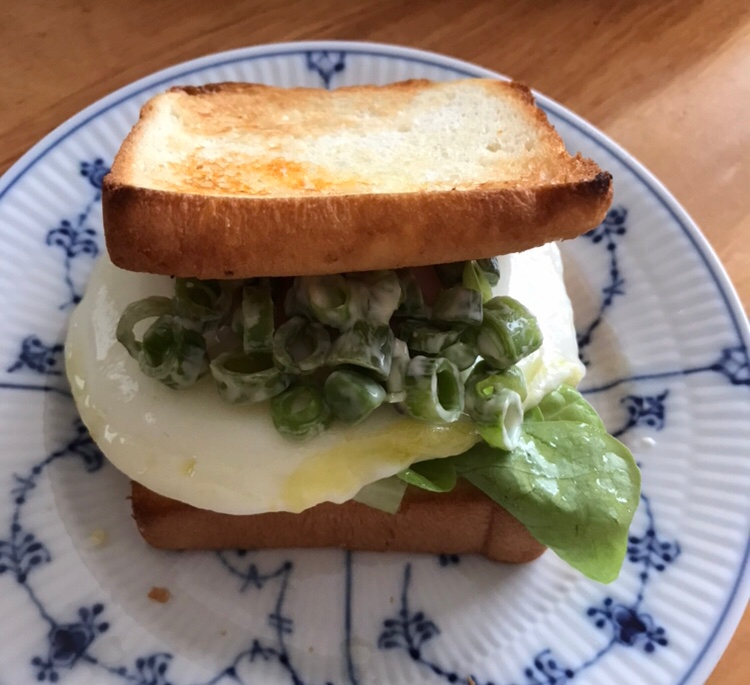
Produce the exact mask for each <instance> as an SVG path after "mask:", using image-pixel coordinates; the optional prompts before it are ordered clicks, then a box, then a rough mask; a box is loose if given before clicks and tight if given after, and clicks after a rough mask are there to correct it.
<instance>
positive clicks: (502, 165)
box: [65, 79, 640, 582]
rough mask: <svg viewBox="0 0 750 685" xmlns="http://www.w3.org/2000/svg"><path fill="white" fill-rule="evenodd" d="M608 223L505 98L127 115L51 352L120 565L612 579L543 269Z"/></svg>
mask: <svg viewBox="0 0 750 685" xmlns="http://www.w3.org/2000/svg"><path fill="white" fill-rule="evenodd" d="M611 197H612V178H611V176H610V175H609V174H608V173H606V172H604V171H602V170H601V169H600V168H599V167H598V166H597V164H596V163H595V162H593V161H591V160H588V159H584V158H582V157H581V156H580V155H576V156H572V155H571V154H569V153H568V152H567V151H566V149H565V147H564V145H563V142H562V140H561V139H560V137H559V135H558V134H557V133H556V131H555V130H554V129H553V127H552V126H551V125H550V124H549V122H548V121H547V119H546V116H545V115H544V113H543V112H542V111H541V110H540V109H538V108H537V107H536V105H535V103H534V99H533V97H532V95H531V93H530V91H529V90H528V89H527V88H526V87H524V86H522V85H520V84H517V83H504V82H500V81H494V80H483V79H471V80H458V81H452V82H446V83H434V82H429V81H407V82H402V83H394V84H390V85H385V86H363V87H353V88H341V89H338V90H335V91H325V90H317V89H302V88H292V89H283V88H274V87H268V86H262V85H255V84H240V83H220V84H212V85H207V86H202V87H192V86H189V87H178V88H172V89H170V90H168V91H167V92H165V93H161V94H159V95H157V96H155V97H154V98H152V99H151V100H150V101H149V102H147V103H146V105H145V106H144V107H143V109H142V110H141V115H140V119H139V121H138V122H137V124H136V125H135V127H134V128H133V129H132V131H131V132H130V134H129V135H128V136H127V138H126V139H125V141H124V142H123V144H122V146H121V148H120V150H119V152H118V154H117V156H116V158H115V161H114V164H113V166H112V170H111V172H110V173H109V174H108V175H107V176H106V177H105V179H104V183H103V196H102V201H103V217H104V231H105V237H106V245H107V254H106V255H104V256H103V257H101V259H100V260H99V262H98V263H97V264H96V265H95V267H94V270H93V272H92V275H91V278H90V282H89V284H88V287H87V290H86V294H85V296H84V298H83V300H82V302H81V303H80V304H79V305H78V307H77V309H76V310H75V311H74V313H73V314H72V317H71V321H70V326H69V331H68V336H67V340H66V345H65V348H66V354H65V356H66V371H67V377H68V379H69V382H70V385H71V389H72V392H73V395H74V398H75V401H76V403H77V406H78V409H79V412H80V414H81V417H82V419H83V421H84V423H85V424H86V426H87V427H88V429H89V431H90V433H91V435H92V437H93V439H94V440H95V441H96V443H97V444H98V445H99V447H100V448H101V450H102V452H103V453H104V455H105V456H106V457H107V458H108V459H109V460H110V461H111V462H112V463H113V464H114V465H115V466H116V467H117V468H118V469H120V470H121V471H122V472H123V473H124V474H125V475H126V476H128V477H129V478H130V479H131V481H132V492H131V500H132V508H133V517H134V520H135V523H136V525H137V526H138V529H139V531H140V533H141V534H142V536H143V538H144V539H145V540H146V541H147V542H148V543H150V544H151V545H153V546H155V547H158V548H163V549H222V548H255V549H264V548H278V547H342V548H346V549H351V550H371V551H408V552H424V553H440V554H462V553H478V554H484V555H485V556H486V557H487V558H488V559H491V560H494V561H500V562H511V563H522V562H528V561H531V560H533V559H535V558H537V557H538V556H539V555H540V554H542V552H543V551H544V550H545V549H547V548H549V549H551V550H552V551H554V552H555V553H556V554H557V555H559V556H560V557H561V558H562V559H563V560H564V561H566V562H568V563H569V564H570V565H572V566H573V567H574V568H576V569H578V570H579V571H581V572H582V573H584V574H585V575H587V576H589V577H591V578H593V579H595V580H598V581H601V582H610V581H611V580H613V579H614V578H615V577H617V575H618V573H619V570H620V567H621V565H622V562H623V558H624V555H625V551H626V547H627V534H628V527H629V525H630V522H631V520H632V517H633V514H634V511H635V508H636V505H637V504H638V500H639V489H640V475H639V471H638V468H637V466H636V464H635V462H634V460H633V457H632V455H631V454H630V452H629V451H628V450H627V448H626V447H625V446H624V445H622V444H621V443H620V442H618V441H617V440H616V439H615V438H613V437H612V436H610V435H609V434H608V433H607V431H606V429H605V428H604V425H603V423H602V421H601V419H600V418H599V416H598V415H597V414H596V412H595V411H594V409H593V408H592V407H591V406H590V405H589V404H588V403H587V402H586V400H585V399H584V398H583V396H582V395H581V394H580V393H579V392H578V391H577V390H576V386H577V385H578V383H579V382H580V380H581V378H582V377H583V374H584V370H585V369H584V367H583V365H582V364H581V362H580V361H579V358H578V350H577V345H576V336H575V330H574V327H573V314H572V307H571V303H570V300H569V298H568V296H567V293H566V291H565V285H564V282H563V274H562V262H561V258H560V253H559V249H558V247H557V244H556V243H557V242H558V241H561V240H566V239H571V238H574V237H576V236H577V235H580V234H581V233H583V232H585V231H588V230H590V229H592V228H594V227H595V226H597V225H598V224H599V223H600V222H601V220H602V219H603V217H604V215H605V213H606V211H607V209H608V207H609V205H610V202H611Z"/></svg>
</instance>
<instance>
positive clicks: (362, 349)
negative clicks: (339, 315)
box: [328, 321, 395, 380]
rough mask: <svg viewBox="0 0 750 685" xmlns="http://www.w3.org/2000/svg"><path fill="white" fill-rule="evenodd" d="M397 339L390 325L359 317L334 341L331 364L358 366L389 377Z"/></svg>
mask: <svg viewBox="0 0 750 685" xmlns="http://www.w3.org/2000/svg"><path fill="white" fill-rule="evenodd" d="M394 340H395V337H394V335H393V331H392V330H391V329H390V326H388V325H386V324H374V323H370V322H368V321H357V322H356V323H355V324H354V326H353V327H352V328H350V329H349V330H348V331H344V332H343V333H342V334H341V335H340V336H339V337H338V338H337V339H336V341H335V342H334V343H333V347H332V349H331V354H330V355H329V357H328V366H342V365H351V366H357V367H360V368H363V369H367V370H369V371H372V372H373V373H375V374H376V375H377V376H378V377H379V378H382V379H383V380H385V379H387V378H388V375H389V374H390V371H391V362H392V360H393V342H394Z"/></svg>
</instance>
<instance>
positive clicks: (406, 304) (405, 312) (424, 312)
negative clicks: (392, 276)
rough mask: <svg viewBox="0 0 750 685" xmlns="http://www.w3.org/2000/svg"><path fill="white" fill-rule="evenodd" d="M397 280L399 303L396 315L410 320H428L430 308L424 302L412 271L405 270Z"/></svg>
mask: <svg viewBox="0 0 750 685" xmlns="http://www.w3.org/2000/svg"><path fill="white" fill-rule="evenodd" d="M399 280H400V281H401V301H400V303H399V307H398V309H397V310H396V314H398V315H399V316H405V317H409V318H411V319H429V318H430V308H429V307H428V306H427V305H426V304H425V302H424V295H422V288H420V287H419V283H418V282H417V278H416V276H415V275H414V273H413V272H412V270H411V269H405V270H403V271H402V272H400V273H399Z"/></svg>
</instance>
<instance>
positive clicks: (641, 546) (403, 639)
mask: <svg viewBox="0 0 750 685" xmlns="http://www.w3.org/2000/svg"><path fill="white" fill-rule="evenodd" d="M288 54H291V53H288ZM357 54H358V53H357V52H356V51H351V52H349V51H347V50H346V49H325V50H312V51H309V50H308V51H302V52H300V53H299V58H300V59H301V60H302V63H303V65H304V67H305V68H306V69H307V70H308V71H309V72H311V73H313V74H316V75H317V77H318V78H319V80H320V81H319V85H321V86H323V87H326V88H330V87H333V86H334V85H336V84H337V83H338V81H337V79H338V78H340V77H342V76H343V75H344V74H345V72H346V69H347V66H348V64H349V63H350V62H349V60H350V59H353V58H354V57H356V56H357ZM107 169H108V166H107V164H106V163H105V161H104V156H102V157H98V158H94V159H90V160H84V161H81V162H80V163H79V164H78V167H77V172H78V174H79V175H80V177H81V179H84V180H85V181H86V182H87V183H83V184H81V185H82V187H81V192H82V201H81V208H80V210H79V211H78V212H77V213H75V214H74V215H73V216H74V217H75V218H73V219H70V218H61V219H60V221H59V223H58V224H57V225H56V226H54V227H53V228H50V229H49V230H48V231H47V233H46V237H45V244H46V245H47V246H49V248H50V249H51V250H53V251H54V252H55V253H56V254H57V255H61V256H62V259H63V267H64V282H63V283H62V284H61V292H63V293H64V295H65V299H64V301H63V302H61V303H58V305H57V306H58V307H59V308H60V310H63V311H64V310H67V309H69V308H70V307H71V306H72V305H75V304H76V303H77V302H79V301H80V297H81V292H82V291H81V288H82V284H81V283H76V282H74V279H73V276H72V274H73V271H74V267H75V266H76V265H77V264H78V263H79V262H80V261H81V260H92V259H93V258H95V257H96V256H97V255H98V254H99V252H100V250H101V247H100V243H99V239H100V231H99V230H98V228H97V227H96V226H95V224H94V223H93V222H92V220H91V216H92V212H93V211H94V209H95V208H96V207H97V204H98V203H99V202H100V200H101V185H102V179H103V177H104V175H105V174H106V172H107ZM73 171H74V169H73V168H71V172H73ZM0 197H1V195H0ZM69 216H70V215H69ZM632 228H633V226H632V215H631V212H630V211H629V208H628V207H627V206H625V205H623V204H617V205H615V206H614V207H613V208H612V209H611V210H610V212H609V213H608V215H607V217H606V218H605V220H604V221H603V223H602V224H601V225H600V226H599V227H597V228H596V229H594V230H592V231H590V232H589V233H588V234H586V235H585V236H583V237H582V238H581V239H580V240H582V241H587V242H588V243H590V244H591V245H593V246H598V247H600V248H601V249H602V251H603V253H604V255H605V257H604V263H605V264H606V271H605V273H604V274H603V275H604V276H605V278H604V285H602V286H601V290H600V298H599V304H598V307H597V308H596V311H595V313H594V316H593V317H592V319H591V320H590V321H589V323H588V324H586V325H584V326H582V327H580V330H579V334H578V341H579V345H580V349H581V356H582V359H583V360H584V362H585V363H587V364H588V365H590V364H591V360H590V358H589V357H588V350H589V348H590V347H591V346H592V345H594V344H595V343H596V337H597V333H598V331H599V329H600V327H601V325H602V323H603V322H604V321H605V319H607V318H608V316H609V315H610V313H611V311H612V310H613V309H614V308H616V307H617V304H618V302H619V301H621V300H622V299H623V298H624V297H625V296H626V292H627V290H626V287H627V285H628V282H627V271H626V269H625V267H624V266H623V264H622V262H621V260H620V250H621V248H622V246H623V245H624V244H625V243H626V241H627V239H628V236H629V235H630V232H631V229H632ZM738 330H739V329H738ZM16 350H17V352H16V355H15V357H14V358H10V359H8V360H5V363H4V368H5V370H6V378H5V379H3V381H2V382H0V390H14V389H15V390H21V391H27V390H41V391H51V392H54V393H57V394H62V395H67V394H68V393H67V391H66V389H65V386H64V384H63V383H62V378H61V376H62V352H63V348H62V344H61V343H60V342H59V341H58V340H51V339H49V338H45V337H44V336H43V335H42V334H41V333H39V332H35V331H27V332H25V335H23V336H22V337H20V338H19V339H18V342H17V346H16ZM696 374H706V375H713V376H715V377H723V379H724V380H725V381H726V382H727V383H728V384H730V385H732V386H738V388H741V389H744V388H746V387H747V386H748V385H750V361H749V359H748V350H747V346H746V344H745V342H744V340H743V338H742V336H741V335H740V337H739V339H737V340H736V341H734V342H733V343H731V344H729V345H727V346H725V347H723V348H721V349H720V350H718V351H717V352H716V353H715V355H714V356H713V357H709V358H708V359H707V360H706V361H705V362H704V363H701V364H694V365H689V366H686V367H684V368H668V369H654V370H653V371H651V372H640V373H635V374H631V375H623V376H621V377H616V378H613V379H609V380H603V381H601V382H597V383H596V384H595V385H591V386H589V387H588V388H587V392H588V393H590V394H592V395H598V394H602V393H605V392H609V391H612V390H616V389H619V388H620V387H621V386H626V393H625V394H622V395H620V396H619V397H617V396H616V395H614V394H613V397H612V399H613V401H615V402H616V403H618V404H619V406H620V407H622V409H623V410H624V412H625V416H624V419H623V421H622V422H621V424H620V425H619V426H614V427H612V429H613V432H614V433H615V434H616V435H618V436H621V437H622V436H627V435H628V434H629V433H631V432H633V431H639V432H641V433H643V432H644V431H645V432H649V433H653V432H658V431H663V430H664V429H665V428H666V427H667V426H668V424H669V411H671V410H670V406H671V402H672V400H673V398H674V394H675V390H674V389H673V388H671V387H666V386H665V385H659V388H658V390H655V389H654V388H653V387H652V386H653V384H652V385H649V386H648V387H645V384H648V383H651V382H653V381H658V382H659V383H663V382H665V381H668V380H670V379H679V378H681V377H686V376H693V375H696ZM639 384H644V388H643V389H641V388H640V385H639ZM74 459H78V460H79V461H80V465H81V467H82V469H81V473H82V474H86V473H88V474H90V475H89V476H88V477H90V478H95V477H96V474H98V473H99V472H100V471H101V469H102V466H103V465H104V463H105V462H104V460H103V457H102V455H101V452H100V451H99V450H98V448H97V447H96V445H95V444H94V443H93V441H92V440H91V438H90V437H89V436H88V433H87V432H86V430H85V428H84V427H83V425H82V424H81V422H80V420H76V421H75V422H74V423H73V424H72V426H71V427H70V436H69V438H68V439H67V440H66V441H65V443H64V444H63V445H62V446H61V447H59V448H58V449H55V450H53V451H52V452H50V453H49V454H47V456H45V457H44V458H41V459H39V460H38V461H37V462H36V463H34V464H33V465H32V466H31V467H30V468H29V469H28V470H27V471H25V472H22V473H14V474H13V476H12V480H11V482H10V483H8V490H7V492H8V496H9V498H10V500H11V502H12V513H11V517H10V520H9V523H8V527H7V529H6V532H5V534H4V535H2V539H0V576H2V578H1V579H0V582H3V583H11V584H10V585H7V586H6V590H7V591H10V590H11V589H13V588H18V590H19V591H21V592H23V593H24V595H25V596H26V598H27V601H28V602H29V603H30V604H31V605H32V606H33V607H34V608H35V610H36V612H37V614H38V619H39V620H38V632H37V633H36V636H35V638H33V640H34V644H35V645H36V651H35V653H34V655H33V656H31V657H30V659H29V660H28V662H27V663H26V667H25V668H26V670H25V673H26V674H28V675H29V676H30V677H31V679H33V680H36V681H38V682H64V681H65V679H66V678H67V677H68V676H69V675H70V674H71V673H72V672H73V671H76V670H77V669H79V668H80V669H83V668H88V669H96V670H97V671H98V672H99V673H100V674H101V677H102V678H106V679H107V680H106V682H113V683H116V682H127V683H132V684H133V685H183V683H185V685H187V683H188V682H189V683H190V684H191V685H220V684H223V683H239V684H240V685H244V684H245V683H249V682H251V681H250V680H249V679H248V676H247V670H246V669H245V667H246V666H248V665H253V664H260V663H263V664H275V666H276V667H277V668H278V672H279V673H280V674H281V676H280V677H281V681H280V682H290V683H293V684H294V685H306V684H307V683H311V684H312V682H313V681H312V680H310V678H308V677H307V676H306V675H305V672H304V670H303V667H302V666H300V665H299V664H298V663H297V661H298V655H297V653H296V652H295V651H294V650H292V649H290V644H291V641H293V639H294V636H295V625H296V617H295V616H293V615H292V613H291V612H290V610H289V608H288V593H289V589H290V587H291V586H292V585H293V584H294V575H295V573H298V572H299V569H298V568H297V565H296V563H295V561H293V560H292V559H284V560H282V561H281V562H280V563H278V564H277V565H276V566H274V567H273V568H271V569H270V570H264V566H263V565H261V564H260V563H259V555H260V553H258V552H252V551H242V550H240V551H234V552H230V551H226V552H221V553H217V554H216V555H215V559H216V564H217V568H218V569H223V572H224V573H225V574H226V577H227V578H228V579H230V580H233V581H234V582H235V583H236V590H237V592H238V593H240V594H245V593H271V596H272V598H273V601H272V610H271V611H270V612H269V613H268V614H267V616H266V619H267V626H268V627H269V628H270V630H271V637H270V638H269V637H268V636H253V635H248V636H246V645H247V646H246V647H245V648H244V649H242V650H241V651H239V652H238V653H237V654H236V655H235V656H234V657H233V658H232V659H230V660H228V661H227V662H226V664H225V665H224V666H223V667H221V668H219V669H218V670H217V671H216V672H215V673H214V674H213V675H211V676H210V677H208V678H203V679H201V680H196V679H191V680H189V681H185V680H182V679H177V678H176V676H174V675H171V673H172V672H173V667H174V664H175V663H176V662H177V660H178V659H180V658H182V657H181V655H179V654H176V653H172V652H171V651H168V650H164V649H162V648H161V647H160V646H157V645H155V647H154V649H153V650H152V651H149V652H145V653H143V654H140V655H138V656H135V657H133V658H132V659H130V661H129V662H128V663H111V662H109V661H107V660H106V659H104V657H102V656H101V655H100V653H99V650H98V645H99V644H100V641H101V640H103V639H104V636H106V635H108V634H110V633H111V632H112V630H113V629H114V623H113V620H114V619H113V618H112V617H111V616H110V612H109V611H108V603H107V602H106V601H104V599H101V600H99V601H94V602H89V603H85V604H81V605H79V606H78V607H76V608H74V609H73V611H72V612H68V613H64V614H63V613H60V614H58V613H57V612H56V611H55V609H54V608H53V607H51V606H49V605H48V602H47V600H46V599H43V597H44V595H43V593H40V592H39V591H38V589H37V587H36V579H37V578H38V577H39V576H40V575H41V574H40V570H41V569H43V568H46V567H50V566H51V565H54V563H55V559H56V557H55V554H54V553H53V547H52V546H51V545H50V544H49V541H48V540H45V539H44V536H43V534H41V533H40V532H39V531H38V530H36V529H35V528H34V527H33V526H30V525H29V524H28V523H27V518H26V517H25V516H24V514H25V513H26V511H27V508H28V507H29V506H30V504H31V503H32V502H33V501H34V496H35V495H36V493H37V492H39V486H40V484H41V482H42V479H43V477H44V476H45V474H46V472H47V470H48V467H49V466H50V465H52V464H53V463H55V462H59V461H62V460H74ZM82 477H86V476H85V475H82ZM655 508H656V509H658V504H655V503H653V502H652V501H651V499H650V498H649V497H648V494H646V495H644V496H643V501H642V505H641V509H640V517H641V523H642V525H641V527H636V529H635V530H634V531H633V532H632V533H631V537H630V539H629V545H628V552H627V561H626V564H627V565H629V566H630V567H631V568H633V569H636V570H637V579H638V582H637V585H636V587H635V590H634V593H633V595H632V596H631V597H630V599H623V597H622V593H619V594H614V593H612V594H610V593H608V592H602V594H601V596H600V599H599V600H598V601H596V602H593V603H591V604H590V605H589V606H587V607H585V608H584V609H583V612H584V615H585V617H586V618H587V619H588V620H589V621H590V622H591V625H592V626H593V627H594V628H595V629H596V630H597V631H598V633H599V634H600V635H601V637H602V638H603V641H602V642H601V644H599V645H597V644H594V643H592V644H591V648H592V651H591V654H590V655H588V656H587V657H586V658H585V659H583V660H579V661H572V660H570V659H569V658H567V657H565V656H563V655H558V654H556V649H555V646H554V645H550V644H548V645H545V644H542V645H539V648H538V650H537V651H536V652H535V653H532V654H531V655H530V656H529V660H528V665H527V666H526V667H525V668H524V669H522V671H521V672H519V673H517V674H515V675H514V674H505V675H503V674H497V673H477V674H476V675H475V674H471V675H468V674H469V672H470V670H471V669H470V668H469V666H468V665H467V664H462V663H455V662H453V661H445V660H444V658H443V656H442V653H443V650H441V643H442V642H443V641H445V640H449V639H450V635H449V633H447V632H446V630H445V629H444V628H441V626H442V625H443V620H442V619H440V618H439V617H438V614H437V613H435V612H433V611H432V609H431V607H429V606H421V605H420V604H419V603H418V602H415V601H414V600H413V598H412V590H413V588H414V583H415V581H416V579H417V576H416V574H417V567H416V566H415V563H414V562H413V561H407V562H405V563H404V564H403V567H402V574H401V581H400V594H399V596H400V601H399V604H398V606H397V607H396V608H395V611H393V612H391V613H384V614H383V615H382V616H381V617H380V619H379V621H380V622H379V624H377V625H376V626H374V630H373V632H372V634H371V636H370V637H371V639H370V644H371V647H372V648H373V649H376V650H378V651H379V652H381V653H384V654H387V655H388V656H389V658H393V659H406V660H408V661H409V662H411V663H413V664H414V665H415V666H416V667H417V668H418V669H419V672H420V673H421V674H423V676H424V677H431V678H434V679H435V681H436V682H440V681H443V682H449V683H456V682H462V683H464V682H465V683H473V684H474V685H540V684H542V683H545V684H547V685H563V684H565V683H568V682H569V681H571V680H572V679H574V678H576V679H578V677H579V676H580V675H581V674H582V673H583V672H584V671H588V670H590V669H592V668H593V667H595V666H596V665H597V664H599V663H600V662H601V661H602V660H604V659H606V658H607V657H608V655H610V654H611V653H612V652H613V651H614V650H618V649H631V650H638V651H639V652H640V653H642V654H643V655H645V656H647V657H649V658H653V657H654V656H655V655H658V654H659V652H660V650H668V649H669V647H670V631H669V623H668V621H667V620H665V619H663V618H661V617H660V616H659V615H658V614H656V613H655V612H654V611H653V610H652V609H651V608H650V607H649V594H648V591H649V589H650V588H651V586H652V585H653V579H654V578H655V576H658V575H660V574H662V573H666V572H668V570H669V569H670V567H671V566H672V565H673V564H675V563H677V562H679V560H680V558H681V556H682V554H683V550H682V546H681V544H680V543H679V542H678V541H676V540H672V539H669V538H668V537H667V538H664V537H662V535H661V534H660V533H659V532H658V531H659V528H658V526H657V518H656V515H655V512H654V510H655ZM639 525H640V524H639ZM343 559H344V561H343V573H342V577H343V583H342V586H341V593H342V601H341V605H342V607H343V616H342V626H343V628H342V663H343V670H342V673H341V675H340V677H338V678H337V679H331V680H324V681H316V682H320V683H321V685H326V684H328V683H333V682H336V683H352V684H355V683H358V682H360V679H361V675H362V673H363V671H362V668H363V667H362V666H361V665H360V664H358V662H357V659H356V654H355V651H354V650H353V647H352V640H353V638H352V630H353V621H354V616H353V613H352V592H353V590H352V584H353V578H354V576H355V575H356V569H357V566H356V555H355V554H352V553H345V554H344V556H343ZM437 565H438V568H439V569H440V571H439V572H440V573H445V574H449V573H453V572H454V571H453V569H454V568H460V567H461V566H462V565H463V564H461V558H460V557H458V556H456V555H441V556H439V557H438V558H437ZM455 572H458V571H455ZM19 672H20V671H19ZM22 677H25V676H22ZM97 682H99V680H97ZM101 682H105V681H104V680H102V681H101ZM253 682H254V681H253Z"/></svg>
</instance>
